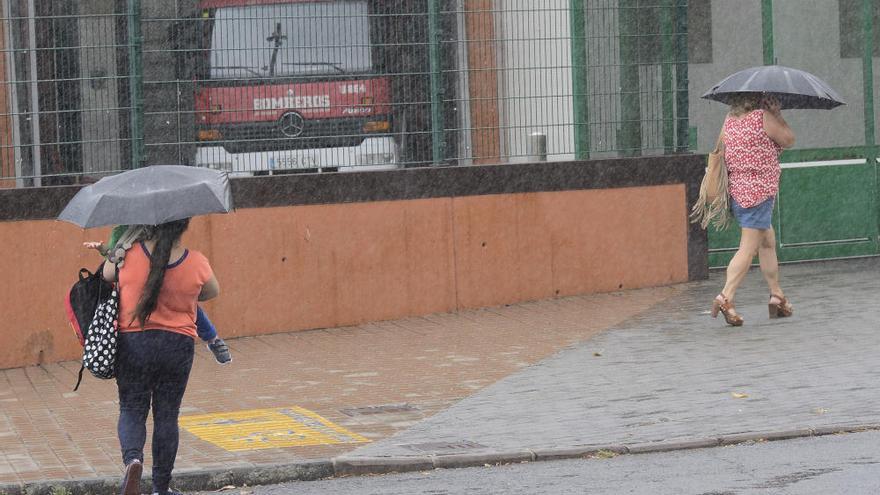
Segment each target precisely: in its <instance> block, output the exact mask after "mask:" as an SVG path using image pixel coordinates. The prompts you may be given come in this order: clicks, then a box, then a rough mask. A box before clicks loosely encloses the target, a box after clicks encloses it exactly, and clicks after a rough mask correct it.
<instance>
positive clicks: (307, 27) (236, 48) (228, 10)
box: [210, 0, 373, 79]
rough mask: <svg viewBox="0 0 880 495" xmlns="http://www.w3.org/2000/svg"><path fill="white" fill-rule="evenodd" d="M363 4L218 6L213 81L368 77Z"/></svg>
mask: <svg viewBox="0 0 880 495" xmlns="http://www.w3.org/2000/svg"><path fill="white" fill-rule="evenodd" d="M370 48H371V47H370V29H369V15H368V11H367V2H366V0H355V1H333V2H302V1H297V2H296V3H278V4H268V5H251V6H246V7H237V6H236V7H221V8H217V9H215V11H214V14H213V30H212V33H211V50H210V66H211V69H210V77H211V78H212V79H228V78H253V77H254V76H255V75H257V76H260V77H285V76H304V75H323V74H345V73H357V72H367V71H369V70H370V69H371V68H372V66H373V61H372V51H371V49H370Z"/></svg>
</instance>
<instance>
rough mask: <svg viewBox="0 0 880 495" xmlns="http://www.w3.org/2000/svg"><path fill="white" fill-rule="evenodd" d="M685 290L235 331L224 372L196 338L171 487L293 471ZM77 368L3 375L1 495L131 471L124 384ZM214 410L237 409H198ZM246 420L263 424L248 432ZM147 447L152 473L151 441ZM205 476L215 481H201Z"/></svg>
mask: <svg viewBox="0 0 880 495" xmlns="http://www.w3.org/2000/svg"><path fill="white" fill-rule="evenodd" d="M681 290H683V289H682V287H661V288H655V289H645V290H637V291H628V292H621V293H614V294H599V295H592V296H584V297H571V298H565V299H558V300H549V301H541V302H535V303H525V304H519V305H512V306H508V307H500V308H490V309H485V310H476V311H463V312H461V313H457V314H436V315H430V316H426V317H419V318H408V319H404V320H398V321H389V322H381V323H375V324H366V325H362V326H358V327H353V328H337V329H328V330H315V331H306V332H298V333H291V334H280V335H272V336H264V337H254V338H241V339H234V340H230V341H229V345H230V347H231V349H232V354H233V362H232V363H231V364H229V365H227V366H219V365H217V364H216V363H215V362H214V361H213V359H212V358H211V356H210V354H209V352H208V351H207V350H206V349H205V348H204V346H201V345H200V346H198V347H197V350H196V352H197V356H196V361H195V364H194V367H193V375H192V377H191V379H190V383H189V387H188V390H187V393H186V396H185V397H184V402H183V409H182V411H181V416H182V418H181V422H182V423H187V422H188V421H189V422H190V423H193V421H191V419H192V418H194V417H195V418H196V420H195V422H194V423H195V424H194V425H192V430H186V431H183V432H182V434H181V444H180V451H179V454H178V460H177V465H176V469H175V474H176V475H178V476H177V479H178V480H182V481H181V482H180V483H178V484H177V485H176V486H178V487H206V486H214V487H215V488H216V487H218V486H223V485H225V484H229V482H228V480H229V476H226V475H224V474H223V473H227V472H229V471H230V470H232V471H235V472H237V473H242V472H247V471H248V470H251V471H254V469H253V468H255V467H266V466H269V467H272V466H277V465H283V466H287V467H285V468H281V469H276V470H275V471H274V474H273V473H268V474H267V473H266V472H262V474H258V475H254V477H251V478H250V479H252V480H257V481H271V480H273V479H285V478H289V477H290V476H291V472H295V471H296V470H297V463H304V462H306V461H309V460H312V459H325V460H326V459H329V458H332V457H334V456H337V455H340V454H343V453H346V452H349V451H351V450H354V449H356V448H357V447H359V446H361V445H363V444H364V443H367V442H370V441H377V440H381V439H383V438H386V437H388V436H390V435H392V434H394V433H395V432H398V431H400V430H402V429H404V428H407V427H410V426H412V425H414V424H416V423H418V422H419V421H421V420H423V419H424V418H426V417H430V416H431V415H433V414H435V413H437V412H439V411H442V410H444V409H446V408H448V407H449V406H451V405H453V404H454V403H456V402H458V401H459V400H461V399H463V398H465V397H467V396H469V395H471V394H473V393H474V392H476V391H478V390H480V389H482V388H485V387H486V386H488V385H491V384H492V383H494V382H496V381H498V380H499V379H501V378H504V377H505V376H507V375H509V374H511V373H514V372H516V371H517V370H520V369H522V368H525V367H528V366H529V365H532V364H534V363H537V362H539V361H540V360H542V359H544V358H546V357H548V356H550V355H552V354H554V353H556V352H558V351H559V350H560V349H562V348H564V347H566V346H568V345H571V344H573V343H577V342H581V341H584V340H586V339H588V338H589V337H591V336H593V335H594V334H596V333H597V332H599V331H601V330H603V329H606V328H609V327H611V326H614V325H617V324H620V323H621V322H623V321H625V320H626V319H627V318H630V317H632V316H633V315H635V314H637V313H638V312H640V311H642V310H643V309H644V308H647V307H651V306H653V305H655V304H657V303H658V302H661V301H664V300H666V299H668V298H669V297H672V296H674V295H675V294H677V293H679V292H680V291H681ZM219 331H220V334H221V335H223V333H224V332H223V328H220V329H219ZM71 338H73V337H72V336H71ZM78 370H79V363H78V362H66V363H61V364H55V365H47V366H41V367H28V368H20V369H8V370H0V494H3V493H4V492H6V493H7V494H14V493H20V492H23V491H24V490H23V487H28V488H30V491H31V493H40V490H42V491H43V492H47V491H48V489H49V488H50V487H51V486H52V485H53V484H58V483H56V480H57V481H59V482H60V481H68V482H70V481H71V480H83V483H80V484H75V483H74V484H71V483H68V484H67V485H66V486H70V487H71V489H72V490H73V492H74V493H91V494H92V495H99V494H100V493H114V492H115V490H114V489H113V487H114V486H115V485H116V484H118V480H119V478H120V476H121V473H122V467H121V459H120V454H119V444H118V440H117V438H116V418H117V415H118V406H117V403H116V388H115V382H113V381H102V380H97V379H94V378H92V377H91V376H89V375H88V373H86V377H85V378H84V380H83V384H82V386H81V387H80V390H79V392H72V391H71V390H72V388H73V385H74V383H75V382H76V372H77V371H78ZM279 409H280V411H278V410H279ZM267 410H269V411H267ZM218 413H228V414H227V415H226V416H222V415H220V416H214V417H208V418H205V417H204V416H200V415H205V414H218ZM314 415H318V416H319V417H320V418H323V421H324V422H323V423H322V422H321V420H320V419H315V416H314ZM279 418H281V419H284V420H287V422H283V421H282V422H278V421H277V420H278V419H279ZM248 422H251V423H252V424H254V425H255V426H254V427H253V428H252V429H250V430H246V429H242V428H245V427H246V426H247V424H248ZM200 424H201V425H204V424H208V425H209V427H207V428H201V427H200V426H199V425H200ZM236 425H239V426H240V427H241V428H239V429H235V428H233V427H234V426H236ZM224 426H228V427H229V428H227V429H224V428H223V427H224ZM191 431H198V432H199V433H200V434H201V435H202V436H203V438H198V437H196V436H195V435H194V434H193V433H192V432H191ZM303 432H307V433H308V435H305V436H302V435H301V434H302V433H303ZM206 439H207V440H206ZM260 447H268V448H260ZM230 448H232V449H240V450H232V451H230V450H229V449H230ZM146 452H147V457H148V459H147V462H146V464H147V467H148V469H147V472H149V465H150V462H149V445H148V446H147V449H146ZM303 465H304V466H306V468H305V469H306V470H307V471H308V470H309V469H311V468H309V467H308V466H310V465H308V464H303ZM320 466H324V467H326V466H325V465H323V464H319V468H320ZM321 469H323V468H320V469H318V470H317V471H315V473H317V474H314V475H313V476H317V475H321V474H322V473H323V472H324V471H322V470H321ZM206 472H207V473H209V475H208V478H209V479H208V478H205V477H204V476H203V477H201V478H199V473H206ZM210 473H214V474H210ZM217 473H220V474H217ZM330 473H331V474H332V469H331V471H330ZM187 476H188V478H187ZM224 476H226V477H225V478H224ZM273 476H274V478H273ZM187 480H188V481H187ZM224 480H226V481H224Z"/></svg>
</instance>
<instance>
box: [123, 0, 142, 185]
mask: <svg viewBox="0 0 880 495" xmlns="http://www.w3.org/2000/svg"><path fill="white" fill-rule="evenodd" d="M127 8H128V12H127V15H128V77H129V98H130V104H129V106H130V108H131V117H130V120H131V167H132V168H139V167H140V166H141V164H142V163H143V160H144V128H143V118H144V115H143V114H144V102H143V58H142V55H143V36H142V35H141V2H140V0H127Z"/></svg>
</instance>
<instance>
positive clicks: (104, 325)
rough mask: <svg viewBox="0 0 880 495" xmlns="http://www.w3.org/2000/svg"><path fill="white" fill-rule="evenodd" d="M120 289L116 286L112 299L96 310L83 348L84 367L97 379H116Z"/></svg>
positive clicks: (103, 302) (111, 293) (106, 300)
mask: <svg viewBox="0 0 880 495" xmlns="http://www.w3.org/2000/svg"><path fill="white" fill-rule="evenodd" d="M118 313H119V289H118V288H117V287H116V286H115V285H114V287H113V290H112V291H111V292H110V297H108V298H107V299H105V300H104V301H102V302H101V304H99V305H98V307H97V309H95V317H94V319H92V323H91V324H90V325H89V330H88V332H87V333H86V336H85V346H84V347H83V359H82V364H83V367H84V368H85V369H87V370H89V371H90V372H91V373H92V375H94V376H95V377H96V378H103V379H110V378H116V345H117V328H118V326H119V316H118Z"/></svg>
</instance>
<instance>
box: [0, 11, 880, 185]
mask: <svg viewBox="0 0 880 495" xmlns="http://www.w3.org/2000/svg"><path fill="white" fill-rule="evenodd" d="M736 3H737V4H738V5H739V7H738V8H736V9H732V6H731V2H723V1H721V0H712V1H709V0H690V1H689V2H688V1H685V0H538V1H535V0H320V1H318V0H152V1H149V2H146V1H143V0H79V1H73V0H0V7H2V8H0V186H2V187H28V186H40V185H42V186H46V185H58V184H70V183H79V182H90V181H93V180H96V179H97V178H99V177H101V176H102V175H104V174H107V173H112V172H115V171H118V170H125V169H130V168H135V167H141V166H146V165H152V164H167V163H182V164H189V165H195V166H204V167H212V168H216V169H220V170H227V171H229V172H231V173H234V174H241V175H271V174H280V173H296V172H335V171H350V170H383V169H395V168H402V167H419V166H445V165H469V164H496V163H499V164H500V163H515V162H524V161H533V160H574V159H590V158H607V157H621V156H624V157H625V156H639V155H656V154H668V153H679V152H684V151H688V150H699V151H705V148H706V147H707V146H708V145H707V144H706V143H708V142H709V141H712V140H714V135H715V134H716V133H717V129H715V127H717V123H718V122H720V117H719V116H718V115H716V114H718V113H719V112H723V109H722V106H720V105H717V104H713V105H715V106H711V107H707V106H705V104H706V102H704V101H701V100H699V95H700V94H702V92H703V91H704V90H705V89H707V88H708V86H707V84H710V83H712V82H715V81H717V80H718V79H720V78H721V77H723V75H726V73H728V72H732V71H733V70H735V69H739V68H742V67H743V66H747V65H760V64H761V63H762V60H761V45H762V44H763V45H764V46H766V44H767V31H766V30H764V31H763V32H762V31H761V30H760V25H761V22H760V21H761V19H762V16H761V12H762V8H765V7H766V6H767V5H771V6H773V5H775V8H776V9H777V10H780V9H781V11H782V12H786V11H787V10H786V9H789V10H791V9H794V10H791V15H795V16H796V15H797V6H794V5H792V4H793V3H797V2H793V1H791V0H776V2H775V4H773V2H770V1H769V0H748V1H746V0H743V1H742V2H736ZM863 3H864V0H835V1H829V2H824V4H827V5H824V7H825V10H828V12H829V13H830V14H833V15H835V16H837V17H838V18H839V19H840V27H839V33H838V35H837V38H838V39H835V43H838V45H835V46H837V48H839V50H838V51H837V52H835V53H837V55H835V57H836V58H837V59H839V60H844V61H845V60H847V59H846V57H850V58H852V57H856V59H855V60H856V62H855V63H856V65H859V62H858V60H859V59H858V57H860V56H861V53H862V52H860V51H859V50H860V47H861V48H864V47H865V43H861V44H860V41H859V40H864V37H862V38H858V39H856V38H855V37H853V36H850V33H856V34H858V33H864V28H865V26H866V23H864V22H862V21H863V18H862V16H861V15H860V14H859V11H858V10H854V9H859V8H860V7H861V6H862V4H863ZM874 3H876V2H874ZM872 5H873V4H872ZM777 17H778V16H777ZM785 22H786V25H787V26H792V25H796V24H797V23H795V24H792V22H791V18H788V19H786V21H785ZM754 25H758V26H759V28H758V32H757V33H756V34H755V36H752V35H751V34H750V35H749V37H748V38H747V39H745V41H742V40H740V41H736V40H737V39H740V38H738V34H737V32H736V30H737V29H738V28H737V27H736V26H741V27H743V32H748V29H751V26H754ZM876 25H877V22H876V21H874V26H876ZM848 28H851V30H850V29H848ZM835 29H837V28H835ZM875 31H876V29H875ZM772 33H773V31H772V29H771V30H770V36H771V38H772ZM862 36H864V35H862ZM777 38H780V36H779V35H777ZM850 38H852V39H850ZM874 38H875V39H876V38H880V35H874ZM735 43H740V44H739V45H738V46H740V48H741V49H737V50H735V51H732V52H730V51H729V49H730V48H731V47H733V46H735ZM777 44H778V45H779V46H788V45H785V44H784V43H780V42H779V39H777ZM752 45H755V46H752ZM797 50H798V48H797V47H796V46H791V48H790V49H789V51H790V52H791V54H794V52H795V51H797ZM832 51H834V50H832ZM722 52H724V53H725V55H724V56H723V57H722V56H720V55H719V54H720V53H722ZM850 52H852V53H850ZM823 57H824V56H823ZM789 58H791V57H789ZM794 59H796V60H798V61H799V62H804V64H806V65H810V63H809V62H810V60H811V55H810V53H809V52H807V51H801V52H798V53H797V55H796V56H795V57H794ZM869 59H870V58H869ZM844 65H847V66H849V65H852V64H851V63H848V62H846V63H845V64H844ZM695 74H696V78H695V77H694V75H695ZM875 74H876V71H875ZM835 77H836V79H835V81H837V82H836V83H835V84H837V85H839V86H843V87H846V89H847V90H852V91H855V92H856V94H855V95H850V96H852V97H850V98H849V100H853V99H854V98H853V97H858V98H861V97H862V95H861V94H860V91H861V90H860V89H859V87H860V85H861V81H862V79H861V78H862V75H861V73H858V74H849V75H840V74H838V75H836V76H835ZM872 77H874V81H876V75H875V76H872ZM833 85H834V84H833ZM876 86H877V84H874V87H876ZM864 96H867V95H864ZM871 97H872V98H871V100H872V101H871V105H873V94H872V95H871ZM858 103H862V102H858ZM861 108H862V106H861V105H860V106H857V107H856V108H855V109H854V110H853V111H855V114H854V115H856V117H857V118H860V117H858V114H859V113H860V111H861ZM865 125H866V128H867V123H865ZM871 125H872V126H873V123H872V124H871ZM808 127H809V126H808ZM872 129H873V127H872ZM816 134H817V136H816V137H815V140H816V142H818V143H821V144H819V145H817V146H826V147H828V146H830V147H834V146H838V144H837V142H838V141H839V142H840V143H841V144H840V146H852V143H850V142H847V140H846V139H839V140H836V141H835V140H834V139H831V140H830V141H829V140H828V139H827V135H825V136H821V135H819V134H820V133H819V132H818V131H817V133H816ZM810 140H811V138H809V136H808V137H807V139H806V140H804V139H801V140H800V143H801V144H802V145H803V143H805V142H806V143H807V146H809V142H810ZM823 140H824V141H823ZM850 141H851V140H850ZM856 141H857V142H858V144H863V145H866V146H873V145H874V143H873V142H872V141H871V140H870V139H868V138H867V137H866V138H865V140H861V138H860V139H857V140H856ZM824 143H830V144H824Z"/></svg>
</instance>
